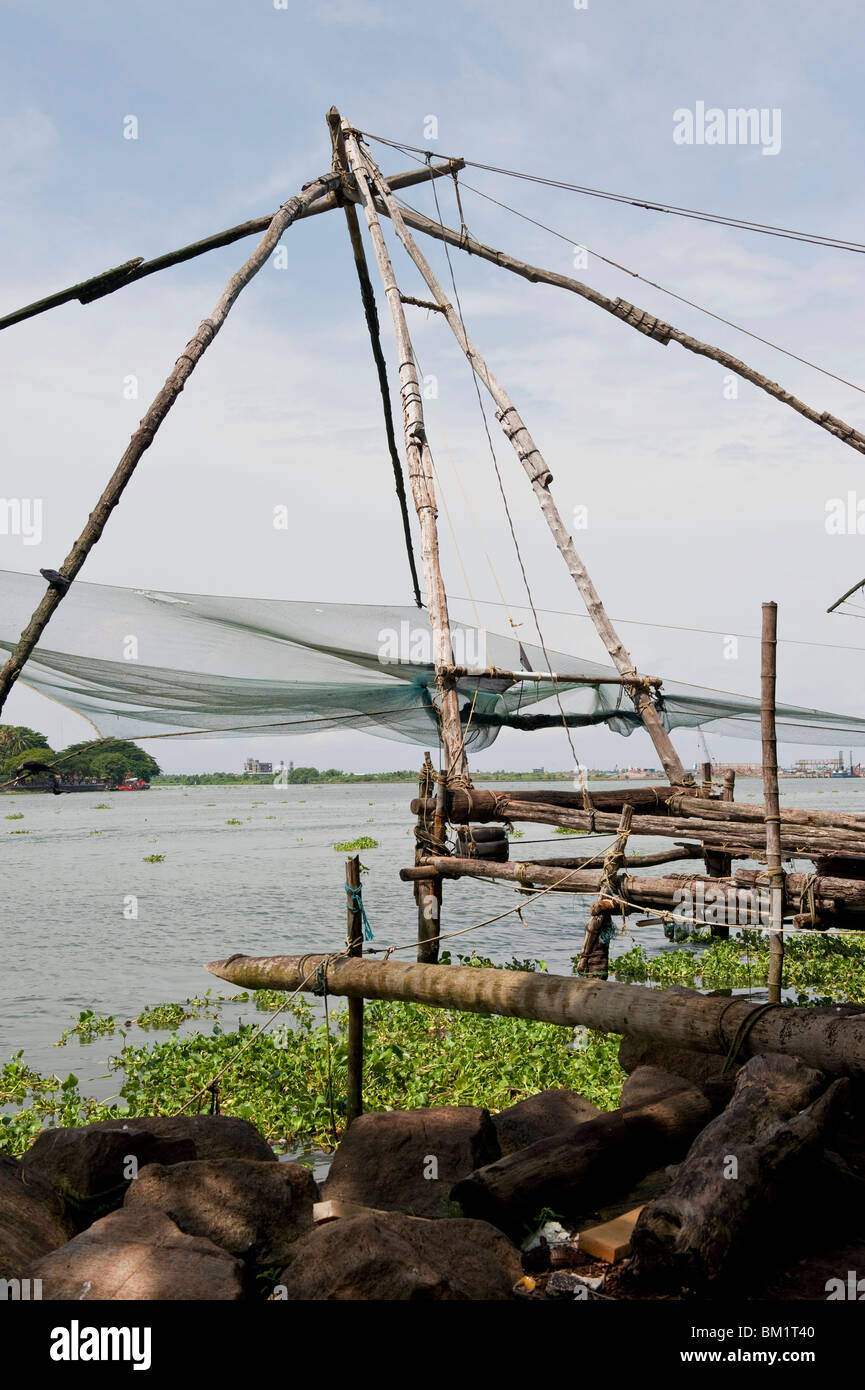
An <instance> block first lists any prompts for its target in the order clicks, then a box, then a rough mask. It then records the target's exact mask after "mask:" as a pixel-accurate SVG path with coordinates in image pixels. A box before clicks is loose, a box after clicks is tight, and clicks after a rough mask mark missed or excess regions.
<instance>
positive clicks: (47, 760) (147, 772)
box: [0, 724, 159, 787]
mask: <svg viewBox="0 0 865 1390" xmlns="http://www.w3.org/2000/svg"><path fill="white" fill-rule="evenodd" d="M22 763H41V764H44V766H45V767H49V768H51V772H52V773H53V774H56V775H57V776H59V777H61V778H63V779H64V780H66V781H82V780H85V781H86V780H89V779H91V778H93V779H95V780H98V781H107V782H111V783H115V784H116V783H118V782H122V781H123V779H124V778H125V777H140V778H142V779H143V780H144V781H145V782H150V781H152V780H153V778H154V777H158V775H159V764H158V763H157V761H156V759H155V758H152V757H151V756H150V754H149V753H145V752H144V750H143V749H142V748H139V747H138V745H137V744H136V743H130V742H129V740H128V739H122V738H100V739H86V740H84V742H82V743H71V744H70V745H69V747H68V748H61V749H60V750H59V751H55V749H53V748H52V747H51V745H50V744H49V742H48V739H47V738H46V737H45V735H44V734H41V733H39V732H38V730H36V729H28V728H27V727H26V726H25V725H22V724H0V773H2V777H3V780H4V781H5V780H8V779H9V778H10V777H13V776H14V775H15V773H16V772H17V770H18V768H19V767H20V766H21V764H22ZM48 775H50V774H48V773H44V772H34V773H33V777H34V779H38V778H40V777H46V776H48ZM20 785H22V786H23V787H26V785H27V783H26V782H22V783H21V784H20Z"/></svg>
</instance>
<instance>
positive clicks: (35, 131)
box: [0, 106, 58, 179]
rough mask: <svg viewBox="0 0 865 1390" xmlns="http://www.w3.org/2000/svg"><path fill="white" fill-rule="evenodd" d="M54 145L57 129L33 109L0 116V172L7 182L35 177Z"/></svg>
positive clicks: (48, 117)
mask: <svg viewBox="0 0 865 1390" xmlns="http://www.w3.org/2000/svg"><path fill="white" fill-rule="evenodd" d="M57 143H58V137H57V127H56V126H55V124H54V122H53V121H52V120H51V117H50V116H47V115H46V114H45V112H44V111H40V110H39V108H38V107H36V106H27V107H25V108H24V109H23V110H21V111H19V112H17V113H16V114H15V115H12V116H0V173H2V174H3V175H4V177H6V178H7V179H8V178H16V177H19V176H23V177H24V178H25V179H28V178H31V177H33V176H35V175H37V174H38V173H39V172H40V170H41V169H42V168H44V167H45V166H46V165H47V164H48V163H49V162H50V159H51V156H52V155H53V154H54V151H55V150H56V148H57Z"/></svg>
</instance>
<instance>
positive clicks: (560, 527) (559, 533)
mask: <svg viewBox="0 0 865 1390" xmlns="http://www.w3.org/2000/svg"><path fill="white" fill-rule="evenodd" d="M349 129H350V128H349V127H347V126H346V123H345V122H343V130H344V131H345V132H346V144H347V146H348V148H349V153H350V155H351V159H352V168H353V170H354V174H355V177H356V178H357V180H358V183H359V184H362V185H363V187H364V188H365V189H367V190H368V189H369V187H370V184H372V186H373V187H374V188H375V191H376V192H377V193H378V195H379V197H380V198H381V200H382V202H383V203H384V205H385V206H386V208H387V210H388V214H389V216H390V218H391V221H392V222H393V225H394V230H395V232H396V234H397V236H398V237H399V239H400V241H401V242H402V243H403V246H404V247H405V249H406V251H407V252H408V254H409V255H410V256H411V258H412V260H413V261H414V263H415V265H416V266H417V268H418V270H419V271H420V273H421V275H422V276H423V278H424V280H425V281H426V283H427V285H428V286H429V288H430V290H431V292H432V294H433V297H434V299H435V300H436V302H437V303H438V304H439V305H440V306H441V308H442V310H443V312H444V316H445V318H446V319H447V321H448V324H449V326H450V328H451V331H452V332H453V334H454V337H455V338H456V340H457V342H458V343H459V345H460V347H461V348H462V350H463V352H464V353H465V354H466V356H467V357H468V359H469V363H470V364H471V366H472V369H473V370H474V371H475V372H476V374H477V376H478V378H479V380H480V381H482V382H483V384H484V386H486V388H487V390H488V391H489V393H490V395H491V396H492V398H493V400H494V401H495V403H496V406H497V416H498V419H499V421H500V423H501V426H502V429H503V430H504V432H505V435H506V436H507V438H508V439H509V440H510V442H511V444H512V445H513V447H514V449H515V451H516V453H517V457H518V458H519V460H520V462H521V463H522V465H523V468H524V469H525V471H526V473H527V475H528V477H529V480H530V482H531V485H532V488H533V489H534V492H535V496H536V497H537V499H538V502H539V504H540V508H541V511H542V512H543V515H544V518H545V520H546V522H547V525H548V526H549V528H550V531H551V532H552V534H553V538H554V539H555V542H556V545H557V546H558V548H559V551H560V552H561V555H562V558H563V559H564V561H565V564H566V565H567V567H568V570H569V571H570V574H571V577H572V578H573V580H574V582H575V583H576V585H577V588H578V589H579V591H580V593H581V595H582V597H583V601H584V602H585V605H586V609H587V611H588V613H589V616H590V617H591V619H592V621H593V622H594V624H595V629H596V631H597V632H598V635H599V636H600V638H601V640H602V641H603V643H604V645H605V647H606V649H607V651H608V652H609V654H610V657H611V659H612V661H613V663H614V665H615V667H616V670H617V671H618V672H619V674H620V675H621V676H626V677H627V676H636V675H637V670H636V667H635V666H634V663H633V661H632V659H631V657H630V655H629V653H628V651H627V650H626V648H625V646H624V644H623V642H622V641H621V638H620V637H619V635H618V633H617V632H616V631H615V629H614V627H613V625H612V623H611V622H610V619H609V617H608V616H607V612H606V609H605V608H604V605H603V604H602V603H601V600H600V597H599V595H598V592H597V590H596V589H595V586H594V584H593V583H592V581H591V579H590V577H589V573H588V570H587V569H586V567H585V565H584V564H583V562H582V560H581V559H580V557H579V555H578V554H577V550H576V547H575V545H574V542H573V539H572V537H571V536H570V535H569V533H568V530H567V528H566V526H565V524H564V522H563V521H562V518H561V515H560V513H559V510H558V507H557V506H556V504H555V502H554V501H553V497H552V494H551V493H550V489H549V484H550V481H551V478H552V474H551V472H550V470H549V468H548V467H547V464H546V462H545V460H544V458H543V456H542V454H541V452H540V450H539V449H538V447H537V445H536V444H535V441H534V440H533V439H532V436H531V435H530V434H529V432H528V430H527V429H526V426H525V424H524V423H523V421H522V419H521V418H520V416H519V415H518V413H517V410H516V407H515V406H514V403H513V401H512V400H511V398H510V396H509V395H508V393H507V392H506V391H505V389H504V387H503V386H502V385H501V382H499V380H498V379H497V378H496V377H495V376H494V374H493V373H492V372H491V371H490V369H489V367H488V366H487V364H486V362H485V361H484V359H483V357H482V356H481V354H480V353H479V352H478V350H477V348H476V347H475V345H474V343H473V342H472V341H471V340H470V338H469V337H468V334H467V333H466V331H465V329H464V328H463V325H462V321H461V319H460V317H459V315H458V314H457V313H456V311H455V310H454V308H453V305H452V304H451V303H450V301H449V300H448V298H447V296H446V295H445V293H444V290H443V289H442V287H441V285H440V284H439V282H438V280H437V279H436V277H435V275H434V274H433V271H432V269H431V268H430V266H429V264H428V263H427V261H426V259H425V257H424V256H423V254H422V252H421V251H420V249H419V247H418V246H417V243H416V242H415V240H414V238H413V237H412V235H411V233H410V232H409V230H408V228H407V226H406V224H405V221H404V219H403V216H402V213H401V211H400V209H399V207H398V205H397V203H396V202H395V201H394V199H393V196H392V194H391V191H390V189H389V188H388V185H387V183H386V181H385V179H384V176H383V175H382V173H381V170H380V169H379V168H378V165H377V164H376V163H375V161H374V160H373V158H372V156H371V155H370V154H369V152H368V150H367V149H366V147H364V149H363V152H361V148H360V145H359V143H358V139H357V136H356V135H355V134H354V133H353V132H352V133H351V134H349ZM374 212H375V210H374V208H372V209H371V208H370V207H369V206H368V208H367V218H369V217H370V215H371V213H372V215H374ZM626 688H627V690H628V693H629V695H630V697H631V699H632V701H633V704H634V708H635V709H636V710H637V713H638V714H639V715H640V718H641V719H642V721H643V724H644V726H645V729H646V732H647V733H648V734H649V737H650V738H651V740H652V742H653V744H654V745H655V751H656V752H657V754H658V757H659V758H660V760H661V764H662V766H663V768H664V771H665V772H666V774H667V776H668V778H669V780H670V782H671V783H673V784H674V785H677V786H681V785H685V784H689V785H692V784H693V778H692V776H691V774H690V773H686V772H685V769H684V767H683V766H682V763H681V761H680V759H679V755H678V754H677V752H676V750H675V748H674V747H673V743H672V740H671V739H670V735H669V733H668V732H667V730H666V729H665V728H664V725H663V723H662V721H661V717H660V715H659V713H658V711H657V709H656V707H655V705H654V702H653V701H652V698H651V696H650V695H649V694H648V692H647V691H646V689H645V688H644V687H642V686H638V685H627V686H626Z"/></svg>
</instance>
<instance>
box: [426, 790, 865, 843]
mask: <svg viewBox="0 0 865 1390" xmlns="http://www.w3.org/2000/svg"><path fill="white" fill-rule="evenodd" d="M466 795H468V796H472V795H473V793H467V794H466ZM689 799H690V798H685V800H689ZM695 800H697V799H696V798H695ZM699 804H701V805H702V806H711V807H713V809H714V808H715V807H716V806H717V808H718V809H719V810H720V811H721V812H722V814H723V811H724V809H727V808H729V806H730V804H731V803H729V802H718V803H714V802H709V801H705V800H702V801H700V802H699ZM414 805H415V803H414V802H412V806H413V807H414ZM466 809H467V810H468V809H469V808H468V807H467V808H466ZM470 814H471V816H472V818H473V819H477V820H480V821H489V820H499V821H508V822H513V821H528V822H530V823H532V824H534V825H562V826H566V827H567V828H569V829H572V830H585V831H589V832H601V833H609V834H614V833H615V832H616V831H617V830H618V826H619V817H618V815H616V814H615V813H613V812H608V811H599V810H597V809H593V810H591V811H585V810H575V809H572V808H571V807H569V806H554V805H549V804H546V803H540V802H528V801H515V800H511V799H510V798H509V797H508V796H507V795H505V794H500V795H498V797H497V803H496V809H495V811H490V812H489V813H488V812H487V811H486V810H485V809H484V807H483V806H480V807H479V806H477V805H472V807H471V808H470ZM631 835H632V836H634V835H652V836H667V837H674V836H682V835H688V836H693V837H694V838H695V839H699V840H700V841H702V843H703V844H704V845H705V846H706V847H707V848H708V849H717V850H722V851H724V852H725V853H730V852H733V853H736V852H737V851H738V850H740V849H745V850H747V851H749V852H750V851H755V852H756V853H755V854H754V857H755V858H760V857H765V853H766V834H765V830H764V828H763V824H762V822H757V823H755V824H753V825H749V824H747V823H742V822H736V821H732V820H715V819H711V820H705V819H700V820H698V819H696V817H695V816H690V815H682V816H678V815H675V816H674V815H670V814H669V813H668V814H659V815H636V816H634V819H633V821H632V822H631ZM781 848H782V850H783V853H784V856H785V858H790V857H791V856H792V857H796V856H799V857H803V858H809V859H815V858H825V857H826V856H829V855H847V856H856V855H863V854H865V821H860V822H859V823H858V825H857V827H856V829H855V830H854V829H850V830H848V829H842V828H835V827H828V826H817V825H815V826H808V825H801V824H798V823H793V824H790V823H788V822H787V820H786V817H785V818H784V820H783V821H782V824H781ZM740 857H741V856H740Z"/></svg>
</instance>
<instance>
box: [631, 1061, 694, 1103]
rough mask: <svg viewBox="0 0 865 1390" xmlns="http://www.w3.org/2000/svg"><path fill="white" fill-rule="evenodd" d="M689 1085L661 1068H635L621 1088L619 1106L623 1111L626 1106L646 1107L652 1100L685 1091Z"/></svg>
mask: <svg viewBox="0 0 865 1390" xmlns="http://www.w3.org/2000/svg"><path fill="white" fill-rule="evenodd" d="M690 1085H691V1083H690V1082H689V1081H686V1080H685V1078H684V1077H683V1076H677V1075H676V1074H675V1073H674V1072H671V1071H663V1070H662V1069H661V1067H637V1068H635V1070H634V1071H632V1072H631V1075H630V1076H629V1077H628V1078H627V1079H626V1081H625V1083H624V1085H623V1086H622V1095H621V1099H620V1100H619V1105H620V1107H621V1108H622V1109H623V1110H624V1109H625V1107H626V1106H628V1105H648V1104H650V1102H651V1101H653V1100H661V1099H662V1098H663V1097H664V1096H674V1095H676V1094H677V1093H678V1092H679V1091H686V1090H688V1088H689V1087H690Z"/></svg>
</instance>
